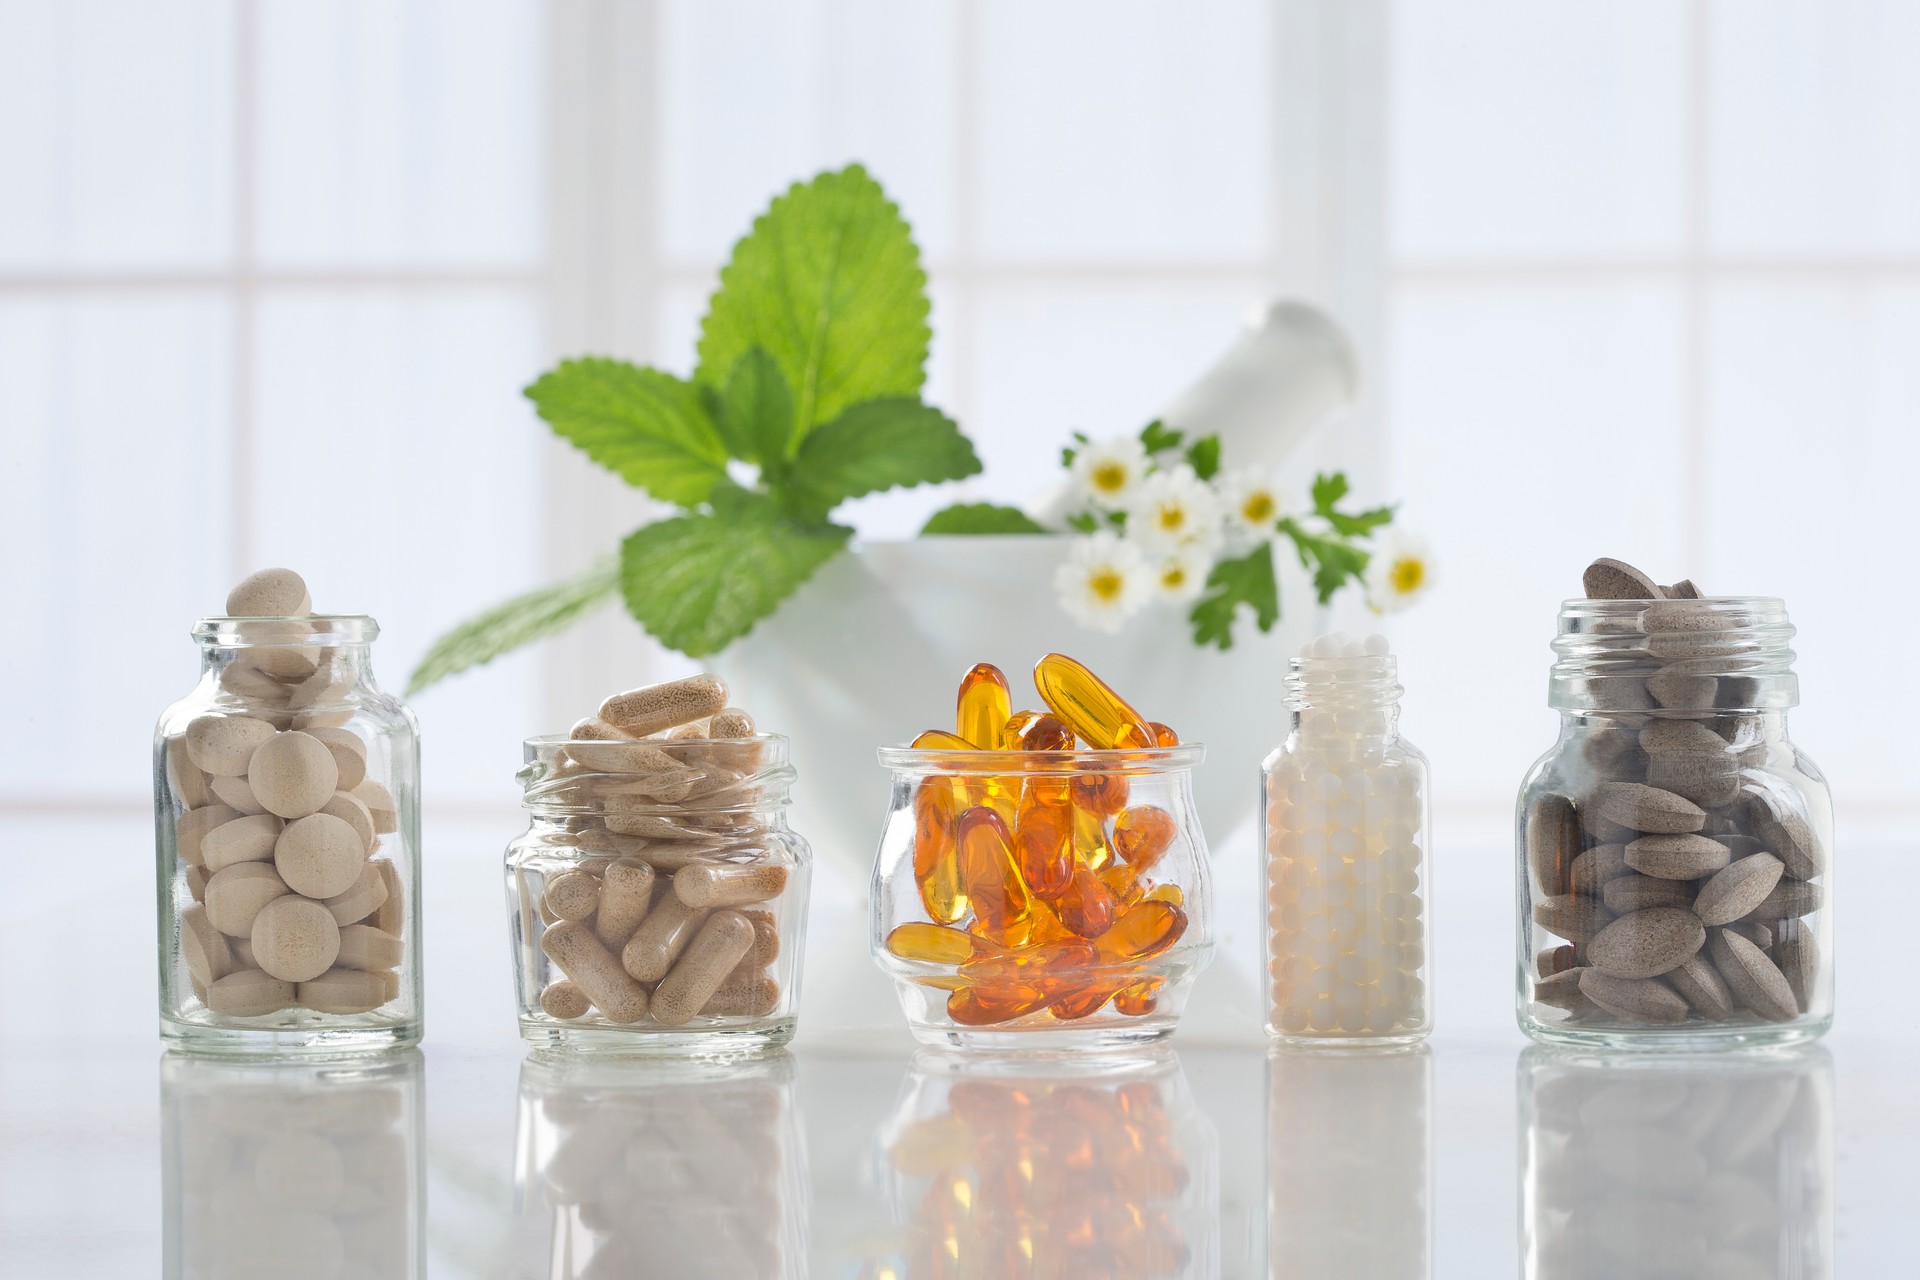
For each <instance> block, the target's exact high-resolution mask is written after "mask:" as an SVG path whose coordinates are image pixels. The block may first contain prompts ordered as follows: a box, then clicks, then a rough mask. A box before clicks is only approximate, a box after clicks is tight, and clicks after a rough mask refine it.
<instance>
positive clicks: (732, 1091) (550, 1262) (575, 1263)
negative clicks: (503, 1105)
mask: <svg viewBox="0 0 1920 1280" xmlns="http://www.w3.org/2000/svg"><path fill="white" fill-rule="evenodd" d="M516 1145H517V1148H518V1151H519V1168H518V1170H517V1172H516V1174H515V1180H514V1203H515V1208H516V1212H517V1214H518V1226H517V1228H516V1230H515V1233H514V1235H515V1241H514V1260H515V1262H514V1265H515V1267H516V1268H517V1269H516V1270H514V1272H513V1273H514V1274H515V1275H521V1274H526V1275H534V1274H538V1275H541V1276H544V1277H546V1278H547V1280H597V1278H598V1277H601V1276H642V1275H646V1276H688V1277H692V1276H767V1277H775V1276H801V1275H805V1274H806V1270H807V1230H806V1228H807V1174H806V1167H805V1166H806V1160H805V1154H804V1149H803V1146H802V1142H801V1138H800V1128H799V1116H798V1112H797V1108H796V1107H795V1104H794V1062H793V1059H792V1058H791V1057H790V1056H789V1055H787V1054H786V1053H784V1052H774V1053H770V1054H768V1055H766V1056H765V1057H762V1058H757V1059H753V1060H750V1061H743V1062H733V1063H715V1062H709V1061H698V1060H688V1061H680V1062H645V1063H634V1062H626V1063H616V1062H612V1061H608V1060H603V1059H595V1058H579V1057H574V1056H571V1055H564V1056H563V1055H554V1054H545V1053H536V1054H534V1055H533V1056H532V1057H529V1058H528V1059H527V1061H526V1062H525V1064H523V1065H522V1066H521V1068H520V1119H519V1136H518V1141H517V1144H516Z"/></svg>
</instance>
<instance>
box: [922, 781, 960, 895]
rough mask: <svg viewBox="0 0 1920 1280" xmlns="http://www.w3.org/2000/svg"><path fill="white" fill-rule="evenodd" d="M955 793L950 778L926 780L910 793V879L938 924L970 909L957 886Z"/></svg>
mask: <svg viewBox="0 0 1920 1280" xmlns="http://www.w3.org/2000/svg"><path fill="white" fill-rule="evenodd" d="M954 792H955V784H954V780H953V779H952V778H925V779H922V780H921V782H920V784H919V785H918V787H916V788H915V790H914V793H913V878H914V882H915V883H916V884H917V885H918V886H919V888H920V902H921V904H922V905H923V906H925V907H926V909H927V915H928V916H929V917H930V918H931V919H933V920H934V921H935V922H936V923H939V924H954V923H956V922H958V921H959V920H961V919H963V918H965V916H966V914H967V912H968V910H970V907H969V905H968V903H967V894H966V890H965V889H964V888H963V887H962V886H961V883H960V855H959V845H958V842H959V830H958V824H957V822H956V820H955V815H954Z"/></svg>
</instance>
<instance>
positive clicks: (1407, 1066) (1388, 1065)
mask: <svg viewBox="0 0 1920 1280" xmlns="http://www.w3.org/2000/svg"><path fill="white" fill-rule="evenodd" d="M1432 1105H1433V1058H1432V1055H1431V1054H1430V1053H1429V1052H1428V1050H1427V1048H1426V1046H1424V1045H1421V1046H1418V1047H1416V1048H1414V1049H1412V1050H1410V1051H1409V1050H1401V1051H1398V1052H1393V1051H1384V1050H1375V1051H1367V1050H1355V1051H1349V1052H1343V1053H1338V1054H1329V1053H1325V1052H1307V1051H1303V1050H1301V1049H1297V1048H1278V1049H1275V1050H1273V1051H1272V1052H1270V1053H1269V1054H1268V1055H1267V1252H1268V1256H1269V1263H1268V1271H1267V1274H1268V1275H1269V1277H1271V1280H1282V1278H1283V1277H1292V1276H1300V1277H1303V1278H1304V1277H1323V1276H1356V1277H1361V1276H1365V1277H1373V1276H1378V1277H1381V1280H1418V1278H1419V1277H1421V1276H1427V1275H1431V1274H1432V1272H1433V1263H1432V1256H1433V1255H1432V1250H1431V1248H1430V1243H1429V1242H1430V1237H1431V1233H1432V1228H1433V1156H1432V1146H1433V1118H1432Z"/></svg>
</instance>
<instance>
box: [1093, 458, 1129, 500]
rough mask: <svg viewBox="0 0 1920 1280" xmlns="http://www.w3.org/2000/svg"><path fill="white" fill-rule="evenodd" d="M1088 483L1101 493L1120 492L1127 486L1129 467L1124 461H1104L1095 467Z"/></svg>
mask: <svg viewBox="0 0 1920 1280" xmlns="http://www.w3.org/2000/svg"><path fill="white" fill-rule="evenodd" d="M1088 483H1089V484H1091V485H1092V486H1093V487H1094V488H1095V489H1098V490H1099V491H1100V492H1101V493H1119V492H1120V491H1121V490H1123V489H1125V488H1126V487H1127V468H1126V465H1125V464H1124V463H1119V462H1103V463H1101V464H1100V465H1099V466H1097V467H1095V468H1094V469H1093V475H1092V476H1090V477H1089V478H1088Z"/></svg>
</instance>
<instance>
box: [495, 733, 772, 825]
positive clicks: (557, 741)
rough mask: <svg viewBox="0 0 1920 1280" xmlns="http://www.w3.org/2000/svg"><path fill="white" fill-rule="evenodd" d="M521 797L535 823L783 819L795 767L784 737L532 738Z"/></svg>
mask: <svg viewBox="0 0 1920 1280" xmlns="http://www.w3.org/2000/svg"><path fill="white" fill-rule="evenodd" d="M525 761H526V763H525V764H524V765H522V767H521V769H520V773H519V779H520V783H521V786H522V788H523V792H522V796H521V803H522V804H523V805H524V806H525V808H526V810H527V812H528V813H529V814H531V815H532V816H533V820H534V822H535V823H536V824H538V823H540V822H542V821H565V820H569V819H576V818H600V817H605V816H606V815H607V814H610V813H611V814H623V815H628V816H635V815H639V816H650V817H658V818H663V819H667V820H670V821H674V822H679V821H683V820H686V819H688V818H689V817H695V816H697V817H701V818H725V817H729V816H732V817H739V818H744V817H749V816H751V817H753V818H755V819H757V820H758V821H759V822H761V823H762V824H764V825H767V826H779V825H782V824H784V823H785V821H786V809H787V804H788V802H789V800H790V798H791V794H792V789H793V781H794V778H795V776H796V775H795V772H794V769H793V766H792V765H791V764H789V763H788V743H787V740H786V739H785V738H783V737H781V736H780V735H778V734H765V733H763V734H760V735H758V736H756V737H753V738H739V739H706V738H680V739H661V738H638V739H627V740H623V741H617V742H596V741H573V740H571V739H568V738H563V737H544V738H529V739H527V740H526V743H525Z"/></svg>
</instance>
